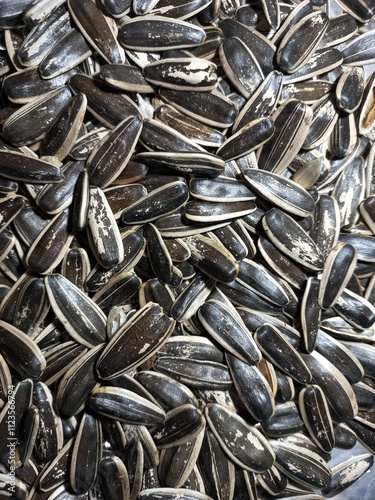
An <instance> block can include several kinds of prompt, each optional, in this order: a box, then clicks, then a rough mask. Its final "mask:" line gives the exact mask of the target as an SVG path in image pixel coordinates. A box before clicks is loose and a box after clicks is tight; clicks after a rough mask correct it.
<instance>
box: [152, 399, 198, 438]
mask: <svg viewBox="0 0 375 500" xmlns="http://www.w3.org/2000/svg"><path fill="white" fill-rule="evenodd" d="M205 425H206V423H205V419H204V417H203V415H202V412H201V411H200V410H199V409H198V408H197V407H196V406H195V405H191V404H184V405H181V406H177V407H176V408H173V409H172V410H169V411H168V412H167V413H166V415H165V420H164V422H162V423H161V424H160V425H158V426H157V427H155V428H154V429H153V439H154V442H155V444H156V446H158V447H159V448H171V447H176V446H181V445H183V444H186V443H187V442H189V441H192V440H193V439H196V438H197V436H198V435H199V434H201V433H202V431H203V430H204V427H205Z"/></svg>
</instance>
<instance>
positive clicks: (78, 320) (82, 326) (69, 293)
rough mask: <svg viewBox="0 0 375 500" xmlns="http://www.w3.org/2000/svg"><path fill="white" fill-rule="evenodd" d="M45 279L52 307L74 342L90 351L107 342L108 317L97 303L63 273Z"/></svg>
mask: <svg viewBox="0 0 375 500" xmlns="http://www.w3.org/2000/svg"><path fill="white" fill-rule="evenodd" d="M45 280H46V288H47V294H48V298H49V300H50V303H51V307H52V309H53V310H54V312H55V314H56V315H58V317H59V319H60V321H61V322H62V323H63V325H64V327H65V328H66V330H67V331H68V332H69V334H70V335H71V336H72V337H73V339H74V340H76V341H77V342H78V343H80V344H83V345H85V346H87V347H90V348H91V347H93V346H94V345H98V344H100V343H101V342H103V341H104V340H105V336H106V330H105V325H106V317H105V316H104V314H103V312H102V311H101V310H100V309H99V307H98V306H97V305H96V304H95V302H94V301H93V300H92V299H90V298H89V297H88V296H87V295H85V294H84V293H83V292H81V290H80V289H79V288H77V287H76V286H75V285H73V283H70V281H68V280H67V279H66V278H64V277H63V276H61V275H60V274H52V275H50V276H48V277H46V278H45ZM73 297H74V300H73ZM73 305H74V307H73Z"/></svg>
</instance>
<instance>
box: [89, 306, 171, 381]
mask: <svg viewBox="0 0 375 500" xmlns="http://www.w3.org/2000/svg"><path fill="white" fill-rule="evenodd" d="M141 325H142V326H141ZM173 328H174V321H173V320H171V319H170V318H168V317H167V316H166V315H165V314H164V313H163V311H162V309H161V307H160V306H159V305H157V304H155V303H149V304H147V305H146V306H144V307H143V308H142V309H140V310H139V312H138V313H137V314H136V315H134V316H132V317H131V318H130V319H129V321H128V322H127V323H125V325H123V327H122V328H120V330H119V331H118V332H117V333H116V335H115V336H114V337H113V338H112V339H111V341H110V342H109V344H108V346H107V347H106V349H105V350H104V352H103V354H102V355H101V357H100V359H99V361H98V364H97V370H98V372H99V374H100V377H101V378H102V379H105V380H107V379H111V378H114V377H115V376H117V375H120V374H121V373H124V372H126V371H128V370H130V369H131V368H134V367H136V366H139V365H140V364H142V363H143V362H144V361H145V360H146V359H148V358H149V357H150V356H152V355H153V354H154V352H155V351H156V350H158V349H159V348H160V347H161V345H162V344H163V343H164V342H166V340H167V339H168V337H169V336H170V335H171V334H172V331H173ZM140 330H141V331H142V332H143V335H141V334H140V333H139V331H140ZM137 332H138V333H137ZM135 333H137V334H136V335H135ZM125 347H126V349H125ZM124 349H125V351H126V352H124ZM121 351H122V355H121V356H120V357H119V356H118V353H119V352H121Z"/></svg>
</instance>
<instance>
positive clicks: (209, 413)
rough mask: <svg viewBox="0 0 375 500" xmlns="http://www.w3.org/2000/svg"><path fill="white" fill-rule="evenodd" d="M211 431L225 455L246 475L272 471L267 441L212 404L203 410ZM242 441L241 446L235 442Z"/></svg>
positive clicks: (236, 417)
mask: <svg viewBox="0 0 375 500" xmlns="http://www.w3.org/2000/svg"><path fill="white" fill-rule="evenodd" d="M206 418H207V422H208V424H209V426H210V429H211V431H212V432H213V433H214V435H215V436H216V438H217V439H218V441H219V443H220V445H221V446H222V447H223V449H224V451H225V453H226V454H227V455H228V456H229V457H230V459H231V460H233V461H234V462H235V464H237V465H239V466H240V467H242V468H244V469H245V470H247V471H250V472H253V471H254V472H263V471H265V470H267V469H269V468H270V467H272V465H273V462H274V460H275V454H274V452H273V451H272V448H271V446H270V445H269V444H268V441H267V440H266V439H265V438H264V437H263V436H262V434H261V433H260V432H259V431H258V430H257V429H256V428H255V427H252V426H250V425H249V424H248V423H247V422H246V421H245V420H243V419H242V418H241V417H240V416H239V415H237V414H236V413H233V412H232V411H230V410H229V409H227V408H225V407H224V406H221V405H219V404H216V403H209V404H208V405H207V406H206ZM237 440H242V443H243V444H242V445H241V446H236V441H237Z"/></svg>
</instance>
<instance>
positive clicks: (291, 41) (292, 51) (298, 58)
mask: <svg viewBox="0 0 375 500" xmlns="http://www.w3.org/2000/svg"><path fill="white" fill-rule="evenodd" d="M328 23H329V19H328V17H327V16H326V14H324V13H323V12H313V13H311V14H308V15H307V16H305V17H303V18H302V19H301V20H300V21H298V22H297V23H296V24H295V25H294V26H293V28H292V29H291V30H290V31H289V32H288V33H287V34H286V35H284V37H283V39H282V40H281V43H280V46H279V49H278V51H277V55H276V58H277V63H278V64H279V66H280V67H281V69H283V70H284V71H286V72H287V73H293V72H295V71H297V70H298V69H300V68H301V66H303V65H304V63H305V62H307V61H308V59H309V57H310V56H311V55H312V54H313V52H314V51H315V49H316V47H317V46H318V44H319V42H320V40H321V39H322V37H323V35H324V33H325V31H326V29H327V27H328ZM302 40H303V43H301V41H302Z"/></svg>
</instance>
